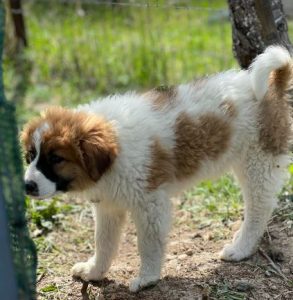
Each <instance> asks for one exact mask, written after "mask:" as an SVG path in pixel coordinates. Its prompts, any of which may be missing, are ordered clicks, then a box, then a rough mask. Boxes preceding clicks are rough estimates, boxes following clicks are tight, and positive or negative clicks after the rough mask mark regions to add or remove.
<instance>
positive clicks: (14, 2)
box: [9, 0, 28, 48]
mask: <svg viewBox="0 0 293 300" xmlns="http://www.w3.org/2000/svg"><path fill="white" fill-rule="evenodd" d="M9 3H10V11H11V15H12V20H13V24H14V31H15V37H16V40H17V47H18V48H19V47H22V46H25V47H26V46H27V45H28V43H27V38H26V30H25V24H24V18H23V13H22V7H21V0H10V2H9Z"/></svg>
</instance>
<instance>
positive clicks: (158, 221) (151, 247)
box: [130, 192, 171, 292]
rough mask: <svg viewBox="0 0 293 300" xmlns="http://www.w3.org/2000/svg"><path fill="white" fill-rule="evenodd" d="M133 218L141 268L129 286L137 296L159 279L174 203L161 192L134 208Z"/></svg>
mask: <svg viewBox="0 0 293 300" xmlns="http://www.w3.org/2000/svg"><path fill="white" fill-rule="evenodd" d="M153 196H154V197H153ZM132 217H133V219H134V222H135V225H136V229H137V239H138V250H139V254H140V258H141V266H140V271H139V276H138V277H137V278H135V279H134V280H132V282H131V283H130V291H132V292H137V291H138V290H140V289H142V288H144V287H147V286H150V285H154V284H155V283H156V282H157V281H158V280H159V279H160V275H161V268H162V262H163V258H164V252H165V244H166V237H167V234H168V232H169V229H170V221H171V202H170V200H169V199H168V197H167V196H166V195H165V193H164V192H162V193H161V192H158V193H156V195H152V196H150V197H148V199H145V201H144V202H143V203H142V204H141V206H140V207H137V208H135V210H134V211H132Z"/></svg>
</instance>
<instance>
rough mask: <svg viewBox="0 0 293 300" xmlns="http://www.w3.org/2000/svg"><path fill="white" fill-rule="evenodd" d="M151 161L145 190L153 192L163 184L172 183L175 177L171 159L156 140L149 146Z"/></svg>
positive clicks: (168, 153)
mask: <svg viewBox="0 0 293 300" xmlns="http://www.w3.org/2000/svg"><path fill="white" fill-rule="evenodd" d="M151 160H152V163H151V165H150V167H149V177H148V179H147V182H148V187H147V189H148V190H155V189H156V188H157V187H158V186H160V185H161V184H163V183H165V182H172V180H173V179H174V175H175V169H174V167H175V166H174V161H173V157H172V155H171V154H170V152H169V151H168V150H167V149H164V148H163V146H162V145H161V144H160V143H159V141H158V140H157V139H155V140H154V142H153V144H152V145H151Z"/></svg>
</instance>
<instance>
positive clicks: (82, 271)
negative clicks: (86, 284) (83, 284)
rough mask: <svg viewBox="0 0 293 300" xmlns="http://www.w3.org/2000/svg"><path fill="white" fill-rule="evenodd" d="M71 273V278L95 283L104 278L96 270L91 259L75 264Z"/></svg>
mask: <svg viewBox="0 0 293 300" xmlns="http://www.w3.org/2000/svg"><path fill="white" fill-rule="evenodd" d="M71 273H72V276H73V277H77V278H81V279H82V280H84V281H91V280H92V281H97V280H101V279H103V277H104V276H103V275H104V274H102V272H100V271H99V270H98V269H97V267H96V264H95V262H94V260H91V259H90V260H88V261H87V262H79V263H77V264H75V265H74V266H73V267H72V269H71Z"/></svg>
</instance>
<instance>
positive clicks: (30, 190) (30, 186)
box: [25, 180, 39, 196]
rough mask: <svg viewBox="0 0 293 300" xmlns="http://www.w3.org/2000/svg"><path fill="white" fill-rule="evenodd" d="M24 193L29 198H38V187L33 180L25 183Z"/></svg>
mask: <svg viewBox="0 0 293 300" xmlns="http://www.w3.org/2000/svg"><path fill="white" fill-rule="evenodd" d="M25 192H26V194H27V195H29V196H38V195H39V189H38V185H37V184H36V183H35V182H34V181H33V180H27V181H25Z"/></svg>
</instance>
